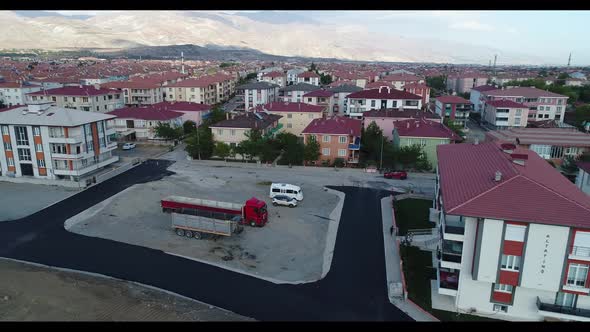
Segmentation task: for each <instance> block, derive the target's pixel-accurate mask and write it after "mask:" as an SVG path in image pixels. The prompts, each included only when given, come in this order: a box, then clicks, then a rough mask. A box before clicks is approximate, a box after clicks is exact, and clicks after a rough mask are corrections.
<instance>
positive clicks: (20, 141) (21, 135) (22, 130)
mask: <svg viewBox="0 0 590 332" xmlns="http://www.w3.org/2000/svg"><path fill="white" fill-rule="evenodd" d="M14 131H15V133H16V145H29V136H28V134H27V127H14Z"/></svg>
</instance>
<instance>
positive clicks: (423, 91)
mask: <svg viewBox="0 0 590 332" xmlns="http://www.w3.org/2000/svg"><path fill="white" fill-rule="evenodd" d="M402 90H403V91H406V92H409V93H413V94H415V95H417V96H420V97H422V107H423V108H426V107H428V104H429V103H430V87H429V86H427V85H426V84H422V83H408V84H405V85H404V87H403V89H402Z"/></svg>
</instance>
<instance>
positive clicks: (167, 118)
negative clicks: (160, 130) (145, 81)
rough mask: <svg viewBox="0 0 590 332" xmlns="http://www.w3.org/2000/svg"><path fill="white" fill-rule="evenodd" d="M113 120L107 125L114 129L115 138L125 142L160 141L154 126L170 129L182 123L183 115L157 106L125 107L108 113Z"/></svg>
mask: <svg viewBox="0 0 590 332" xmlns="http://www.w3.org/2000/svg"><path fill="white" fill-rule="evenodd" d="M109 115H111V116H113V117H114V119H112V120H110V121H109V125H110V126H112V127H114V128H115V130H116V132H117V138H118V139H119V140H125V141H147V140H162V139H161V138H159V137H158V136H157V135H156V129H155V128H156V126H158V125H159V124H160V123H167V124H169V125H170V126H171V127H172V128H176V127H180V126H182V123H183V115H184V114H183V113H182V112H176V111H171V110H167V109H164V108H163V107H161V106H160V107H158V106H147V107H126V108H121V109H118V110H114V111H112V112H109Z"/></svg>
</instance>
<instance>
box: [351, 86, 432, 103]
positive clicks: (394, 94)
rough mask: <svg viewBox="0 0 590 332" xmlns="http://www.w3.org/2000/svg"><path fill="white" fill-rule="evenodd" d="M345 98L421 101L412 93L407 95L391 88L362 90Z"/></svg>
mask: <svg viewBox="0 0 590 332" xmlns="http://www.w3.org/2000/svg"><path fill="white" fill-rule="evenodd" d="M347 98H355V99H362V98H366V99H418V100H419V99H422V97H420V96H418V95H415V94H413V93H409V92H406V91H400V90H396V89H393V88H390V89H389V91H388V89H387V88H379V89H371V90H363V91H358V92H353V93H351V94H349V95H348V97H347Z"/></svg>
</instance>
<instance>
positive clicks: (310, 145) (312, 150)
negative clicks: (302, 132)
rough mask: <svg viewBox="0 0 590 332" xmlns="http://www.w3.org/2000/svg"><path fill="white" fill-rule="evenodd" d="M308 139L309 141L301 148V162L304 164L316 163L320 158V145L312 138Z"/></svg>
mask: <svg viewBox="0 0 590 332" xmlns="http://www.w3.org/2000/svg"><path fill="white" fill-rule="evenodd" d="M309 137H310V139H308V140H307V143H306V144H305V147H304V148H303V160H304V161H305V162H306V163H308V162H310V161H316V160H318V159H319V158H320V143H318V141H317V140H316V139H315V138H313V136H309Z"/></svg>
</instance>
